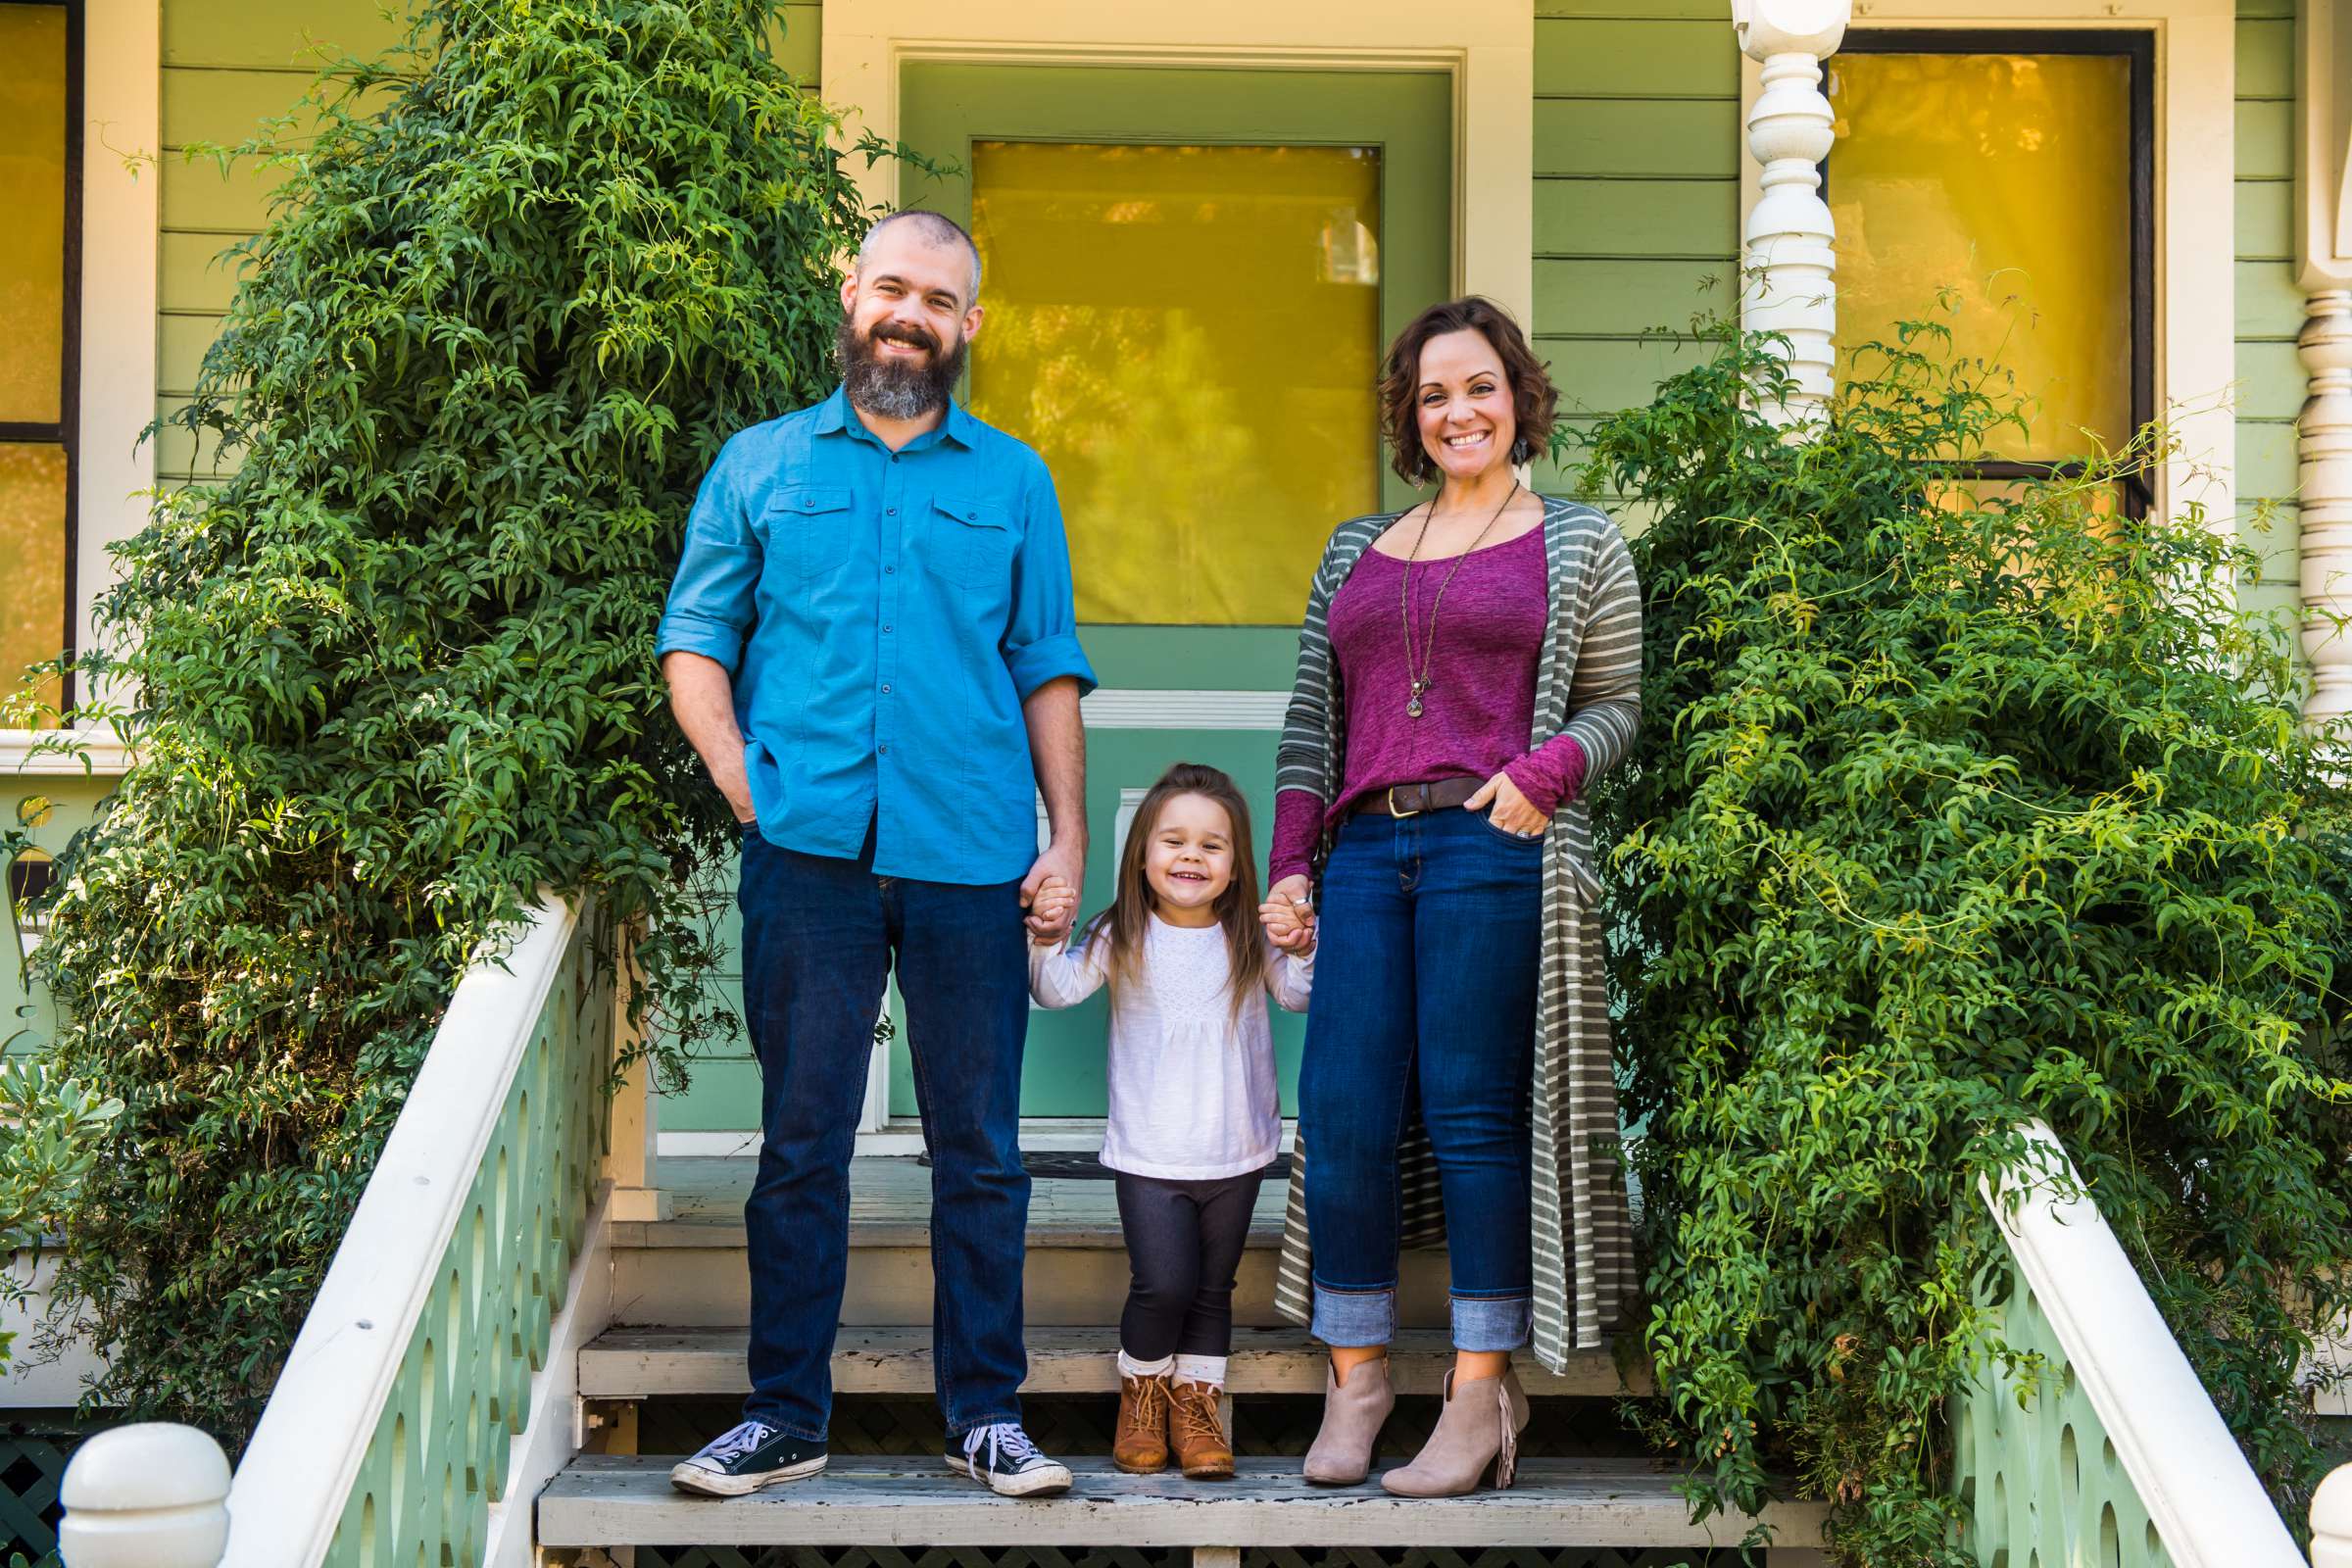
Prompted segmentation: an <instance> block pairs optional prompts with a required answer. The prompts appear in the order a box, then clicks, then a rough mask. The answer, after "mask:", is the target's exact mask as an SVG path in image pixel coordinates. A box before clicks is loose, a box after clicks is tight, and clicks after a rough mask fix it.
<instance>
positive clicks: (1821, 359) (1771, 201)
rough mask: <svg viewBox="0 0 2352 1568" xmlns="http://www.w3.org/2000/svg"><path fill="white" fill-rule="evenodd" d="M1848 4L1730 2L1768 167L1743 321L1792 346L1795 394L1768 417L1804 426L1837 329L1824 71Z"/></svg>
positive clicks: (1748, 248)
mask: <svg viewBox="0 0 2352 1568" xmlns="http://www.w3.org/2000/svg"><path fill="white" fill-rule="evenodd" d="M1852 14H1853V6H1852V3H1851V0H1733V6H1732V21H1733V26H1734V28H1735V29H1736V31H1737V32H1738V34H1739V38H1740V48H1741V49H1742V50H1744V51H1746V53H1747V55H1748V56H1749V58H1751V59H1753V60H1755V61H1757V62H1758V63H1759V64H1761V65H1762V67H1763V88H1764V90H1763V93H1762V94H1761V96H1759V97H1758V98H1757V99H1756V103H1755V107H1754V108H1753V109H1751V110H1749V111H1748V116H1747V146H1748V151H1749V152H1751V153H1752V154H1754V155H1755V158H1756V161H1757V162H1758V163H1760V164H1762V165H1763V166H1764V172H1763V175H1762V183H1763V195H1762V196H1761V197H1760V198H1759V199H1758V200H1757V202H1756V205H1755V209H1754V211H1752V212H1750V213H1749V214H1748V215H1747V232H1746V235H1745V245H1744V249H1743V254H1742V258H1741V263H1740V268H1741V271H1742V273H1743V277H1742V286H1741V290H1740V319H1741V321H1742V323H1743V324H1744V325H1745V326H1746V327H1747V329H1748V330H1749V331H1751V332H1778V333H1781V334H1783V335H1784V336H1786V337H1787V338H1788V339H1789V350H1788V353H1789V368H1790V369H1791V370H1792V371H1793V372H1794V374H1795V377H1796V388H1795V390H1794V392H1793V393H1792V394H1791V395H1790V396H1789V399H1788V400H1787V402H1786V403H1777V402H1776V403H1774V404H1773V405H1771V406H1770V407H1768V408H1767V409H1766V410H1765V411H1764V412H1765V413H1766V415H1767V416H1768V417H1771V418H1772V419H1773V420H1774V421H1775V422H1777V423H1780V424H1785V425H1790V426H1797V427H1801V426H1804V425H1807V424H1812V423H1816V422H1818V421H1819V420H1821V418H1822V417H1823V416H1824V409H1825V406H1826V405H1827V404H1828V402H1829V397H1830V376H1831V370H1832V367H1833V365H1834V363H1835V358H1836V355H1835V351H1834V350H1833V349H1832V347H1831V341H1830V340H1831V334H1832V332H1833V331H1834V330H1835V329H1836V327H1837V324H1838V257H1837V252H1836V251H1835V249H1834V248H1833V247H1834V244H1835V242H1836V239H1837V225H1836V224H1835V223H1833V222H1832V221H1831V219H1830V208H1829V204H1828V203H1827V202H1825V201H1823V200H1822V199H1821V172H1820V166H1821V163H1822V161H1823V160H1824V159H1826V158H1828V157H1829V155H1830V147H1831V144H1832V143H1833V142H1834V141H1835V140H1836V137H1835V135H1834V134H1833V132H1832V129H1831V127H1832V124H1833V116H1832V114H1831V110H1830V101H1829V99H1828V98H1826V97H1824V96H1823V95H1822V91H1821V62H1822V61H1823V60H1825V59H1827V58H1828V57H1829V56H1831V55H1832V54H1835V53H1836V52H1837V50H1838V43H1839V42H1840V41H1841V40H1842V39H1843V38H1844V36H1845V25H1846V23H1847V22H1848V20H1850V19H1851V17H1852Z"/></svg>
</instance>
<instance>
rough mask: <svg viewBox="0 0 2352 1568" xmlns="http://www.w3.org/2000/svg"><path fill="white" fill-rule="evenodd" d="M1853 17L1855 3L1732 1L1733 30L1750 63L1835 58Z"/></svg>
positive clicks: (1826, 0)
mask: <svg viewBox="0 0 2352 1568" xmlns="http://www.w3.org/2000/svg"><path fill="white" fill-rule="evenodd" d="M1853 15H1854V5H1853V0H1732V27H1733V29H1734V30H1735V31H1736V32H1737V33H1738V34H1739V37H1740V50H1741V52H1742V53H1744V54H1746V55H1747V57H1748V58H1749V59H1751V60H1768V59H1770V58H1771V57H1772V56H1774V55H1811V56H1812V57H1813V58H1814V59H1816V60H1819V59H1822V58H1823V57H1824V56H1827V55H1834V54H1836V53H1837V52H1838V44H1839V43H1840V42H1842V41H1843V40H1844V38H1845V25H1846V24H1847V23H1848V22H1849V21H1851V20H1852V19H1853Z"/></svg>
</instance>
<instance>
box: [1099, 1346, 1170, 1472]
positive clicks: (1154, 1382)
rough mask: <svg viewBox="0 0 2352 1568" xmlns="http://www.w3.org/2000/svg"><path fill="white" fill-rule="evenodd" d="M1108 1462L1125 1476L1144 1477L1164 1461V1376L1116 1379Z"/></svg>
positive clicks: (1163, 1463)
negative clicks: (1116, 1411)
mask: <svg viewBox="0 0 2352 1568" xmlns="http://www.w3.org/2000/svg"><path fill="white" fill-rule="evenodd" d="M1110 1462H1111V1463H1112V1464H1115V1465H1117V1466H1118V1467H1119V1468H1120V1469H1122V1470H1124V1471H1126V1472H1127V1473H1128V1474H1129V1475H1136V1476H1148V1475H1151V1474H1152V1473H1154V1472H1155V1471H1159V1470H1163V1469H1165V1468H1166V1467H1167V1463H1168V1375H1167V1374H1166V1373H1165V1372H1162V1373H1160V1374H1159V1375H1158V1376H1157V1377H1147V1378H1121V1379H1119V1425H1118V1431H1117V1433H1116V1435H1115V1436H1113V1437H1112V1438H1111V1440H1110Z"/></svg>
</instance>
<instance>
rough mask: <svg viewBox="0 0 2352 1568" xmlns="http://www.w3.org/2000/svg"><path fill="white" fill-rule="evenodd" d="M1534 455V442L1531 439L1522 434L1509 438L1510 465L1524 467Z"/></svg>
mask: <svg viewBox="0 0 2352 1568" xmlns="http://www.w3.org/2000/svg"><path fill="white" fill-rule="evenodd" d="M1535 456H1536V444H1535V443H1534V442H1533V441H1530V440H1529V439H1528V438H1527V437H1525V436H1523V435H1521V436H1513V437H1512V438H1511V465H1512V466H1514V467H1520V468H1524V467H1526V466H1528V464H1529V463H1530V462H1532V461H1533V460H1534V458H1535Z"/></svg>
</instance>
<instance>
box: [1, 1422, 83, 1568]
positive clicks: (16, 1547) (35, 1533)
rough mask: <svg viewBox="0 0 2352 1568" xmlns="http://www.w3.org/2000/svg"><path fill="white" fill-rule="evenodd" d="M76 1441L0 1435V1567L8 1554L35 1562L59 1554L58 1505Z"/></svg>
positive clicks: (15, 1433)
mask: <svg viewBox="0 0 2352 1568" xmlns="http://www.w3.org/2000/svg"><path fill="white" fill-rule="evenodd" d="M73 1442H74V1440H73V1439H71V1438H66V1437H60V1436H57V1435H55V1434H48V1435H41V1436H31V1435H26V1434H24V1433H21V1432H11V1433H7V1434H0V1562H5V1561H7V1560H8V1554H9V1553H10V1552H12V1551H21V1552H23V1553H24V1554H25V1556H27V1557H30V1558H33V1559H35V1560H36V1561H37V1560H39V1559H42V1558H45V1557H47V1556H48V1554H49V1553H51V1552H53V1551H55V1550H56V1549H57V1521H58V1517H59V1515H61V1514H62V1513H63V1512H64V1511H65V1510H64V1509H63V1508H62V1507H60V1506H59V1504H58V1500H57V1489H58V1484H59V1482H61V1481H62V1480H63V1479H64V1478H65V1474H66V1461H67V1460H68V1459H69V1458H71V1457H73Z"/></svg>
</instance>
